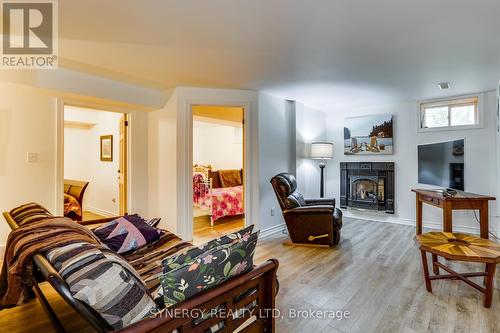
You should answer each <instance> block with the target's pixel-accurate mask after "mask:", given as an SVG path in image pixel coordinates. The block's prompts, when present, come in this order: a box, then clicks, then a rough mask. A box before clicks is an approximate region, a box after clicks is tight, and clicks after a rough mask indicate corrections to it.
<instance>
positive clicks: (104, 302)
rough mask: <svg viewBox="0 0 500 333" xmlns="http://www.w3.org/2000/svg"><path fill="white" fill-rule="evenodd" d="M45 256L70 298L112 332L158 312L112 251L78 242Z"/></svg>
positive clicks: (132, 273) (137, 281)
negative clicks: (63, 281) (87, 308)
mask: <svg viewBox="0 0 500 333" xmlns="http://www.w3.org/2000/svg"><path fill="white" fill-rule="evenodd" d="M45 256H46V257H47V259H48V260H49V261H50V262H51V263H52V264H53V265H54V267H55V268H56V270H57V271H58V272H59V274H61V276H62V278H63V279H64V280H65V281H66V283H67V284H68V285H69V288H70V291H71V294H72V295H73V297H74V298H76V299H78V300H80V301H82V302H84V303H86V304H88V305H89V306H90V307H91V308H93V309H94V310H95V311H96V312H97V313H99V314H100V315H101V316H102V317H103V318H104V320H106V321H107V322H108V323H109V324H110V325H111V326H112V327H113V328H114V329H115V330H118V329H121V328H123V327H126V326H128V325H130V324H132V323H135V322H137V321H140V320H142V319H144V318H147V317H149V316H151V314H153V313H156V312H157V310H158V308H157V306H156V304H155V303H154V302H153V300H152V299H151V296H150V295H149V292H148V290H147V289H146V287H145V285H144V283H143V282H142V280H140V278H139V276H138V275H137V272H136V271H135V270H134V269H133V268H132V267H131V266H130V265H129V264H128V263H127V262H126V261H125V260H124V259H123V258H122V257H120V256H119V255H117V254H115V253H114V252H112V251H111V250H108V249H105V248H100V247H98V246H96V245H94V244H89V243H82V242H80V243H73V244H69V245H65V246H62V247H58V248H55V249H53V250H50V251H48V252H47V253H46V255H45Z"/></svg>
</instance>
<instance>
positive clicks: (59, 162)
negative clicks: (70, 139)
mask: <svg viewBox="0 0 500 333" xmlns="http://www.w3.org/2000/svg"><path fill="white" fill-rule="evenodd" d="M65 106H74V107H80V108H86V109H90V110H96V111H107V112H116V113H121V114H128V116H129V117H128V123H129V125H128V128H127V131H128V133H127V135H128V140H127V141H128V142H127V150H128V154H127V157H128V158H127V164H128V168H127V169H128V170H127V172H128V175H127V182H128V184H127V210H128V211H129V212H130V211H133V209H134V207H132V202H133V201H132V193H134V192H133V191H132V184H133V181H132V177H133V175H132V170H133V169H132V167H133V165H132V156H133V155H132V154H133V149H132V140H133V138H132V132H133V131H132V127H133V126H134V119H133V115H134V112H133V111H132V109H129V108H126V107H117V106H115V105H112V104H110V105H108V104H104V103H103V104H99V103H91V102H85V101H80V100H70V99H65V98H58V99H57V100H56V142H55V144H56V156H55V158H56V161H55V162H56V168H55V202H56V204H55V215H59V216H62V215H63V214H64V108H65Z"/></svg>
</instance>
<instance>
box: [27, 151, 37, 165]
mask: <svg viewBox="0 0 500 333" xmlns="http://www.w3.org/2000/svg"><path fill="white" fill-rule="evenodd" d="M26 161H27V162H28V163H36V162H38V154H37V153H30V152H28V153H26Z"/></svg>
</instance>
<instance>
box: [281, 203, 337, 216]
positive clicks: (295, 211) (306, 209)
mask: <svg viewBox="0 0 500 333" xmlns="http://www.w3.org/2000/svg"><path fill="white" fill-rule="evenodd" d="M334 209H335V208H334V207H333V206H329V205H316V206H303V207H296V208H291V209H285V210H284V211H283V216H287V215H299V214H330V215H331V214H333V211H334Z"/></svg>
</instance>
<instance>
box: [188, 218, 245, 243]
mask: <svg viewBox="0 0 500 333" xmlns="http://www.w3.org/2000/svg"><path fill="white" fill-rule="evenodd" d="M244 226H245V221H244V219H243V217H242V216H230V217H224V218H222V219H219V220H217V221H215V223H214V226H213V227H212V226H211V225H210V216H208V215H204V216H197V217H194V218H193V243H194V244H196V245H198V244H204V243H206V242H208V241H210V240H212V239H214V238H219V237H221V236H224V235H227V234H229V233H231V232H235V231H238V230H241V229H242V228H243V227H244Z"/></svg>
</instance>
